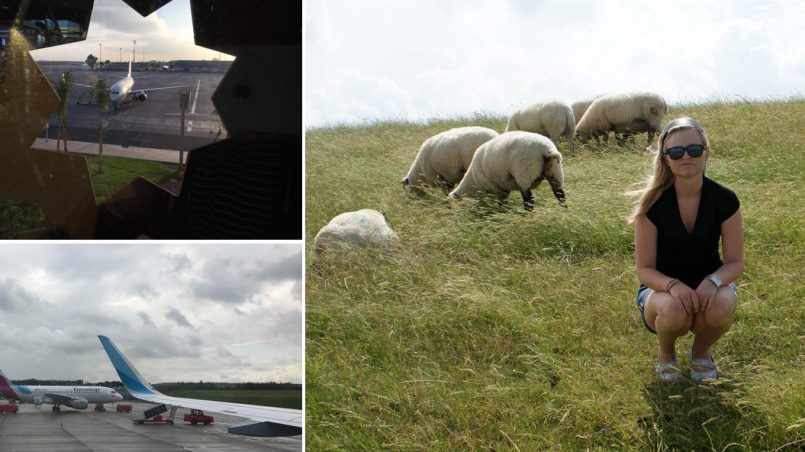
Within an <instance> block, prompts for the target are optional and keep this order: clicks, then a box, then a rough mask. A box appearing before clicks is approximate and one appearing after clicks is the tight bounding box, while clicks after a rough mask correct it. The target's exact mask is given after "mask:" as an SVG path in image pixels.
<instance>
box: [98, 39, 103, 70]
mask: <svg viewBox="0 0 805 452" xmlns="http://www.w3.org/2000/svg"><path fill="white" fill-rule="evenodd" d="M98 63H99V64H100V65H101V67H103V47H102V44H101V43H100V42H99V43H98Z"/></svg>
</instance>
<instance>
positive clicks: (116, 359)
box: [98, 63, 161, 397]
mask: <svg viewBox="0 0 805 452" xmlns="http://www.w3.org/2000/svg"><path fill="white" fill-rule="evenodd" d="M129 64H131V63H129ZM98 339H100V340H101V344H102V345H103V348H104V350H106V354H107V355H109V360H110V361H112V365H113V366H114V367H115V370H116V371H117V375H118V376H119V377H120V381H121V382H123V385H124V386H125V387H126V389H128V390H129V392H130V393H131V395H133V396H135V397H137V396H138V395H146V396H149V395H160V394H161V393H160V392H159V391H157V390H156V389H154V388H153V387H152V386H151V385H150V384H148V382H146V381H145V378H143V376H142V375H140V373H139V372H137V369H135V368H134V366H133V365H132V364H131V363H130V362H129V360H128V359H126V357H125V356H123V353H122V352H121V351H120V350H119V349H118V348H117V346H116V345H115V344H114V343H113V342H112V340H111V339H109V338H108V337H106V336H100V335H99V336H98Z"/></svg>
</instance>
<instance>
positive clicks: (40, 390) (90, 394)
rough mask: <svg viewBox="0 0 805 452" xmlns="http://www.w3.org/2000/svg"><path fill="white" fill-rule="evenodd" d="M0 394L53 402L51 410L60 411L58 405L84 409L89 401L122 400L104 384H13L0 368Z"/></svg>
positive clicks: (10, 398) (9, 397) (48, 402)
mask: <svg viewBox="0 0 805 452" xmlns="http://www.w3.org/2000/svg"><path fill="white" fill-rule="evenodd" d="M0 394H2V396H3V397H5V398H6V399H8V400H19V401H21V402H26V403H33V404H34V405H36V406H39V405H42V404H43V403H47V404H53V412H54V413H58V412H59V411H61V408H60V405H64V406H68V407H70V408H75V409H76V410H85V409H86V408H87V406H89V404H90V403H95V404H104V403H112V402H117V401H118V400H123V396H122V395H120V393H118V392H117V391H115V390H114V389H112V388H107V387H105V386H27V385H15V384H13V383H11V380H9V379H8V378H6V376H5V374H3V371H2V370H0Z"/></svg>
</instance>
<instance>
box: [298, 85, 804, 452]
mask: <svg viewBox="0 0 805 452" xmlns="http://www.w3.org/2000/svg"><path fill="white" fill-rule="evenodd" d="M681 115H690V116H692V117H694V118H696V119H697V120H699V121H701V122H702V123H703V124H705V126H706V127H707V128H708V132H709V134H710V137H711V139H712V142H713V148H714V155H713V158H712V159H711V164H710V166H709V168H708V176H709V177H711V178H713V179H715V180H717V181H719V182H721V183H723V184H725V185H727V186H729V187H730V188H732V189H733V190H735V191H736V192H737V193H738V196H739V197H740V199H741V203H742V211H743V216H744V228H745V236H746V251H745V260H746V271H745V273H744V275H743V276H742V278H741V279H740V280H739V281H738V283H739V306H738V310H737V313H736V316H735V323H734V325H733V327H732V329H731V330H730V332H729V333H728V334H727V335H726V336H725V337H724V338H723V339H722V340H721V341H720V342H719V343H718V344H717V348H716V349H715V353H716V357H717V360H718V362H719V365H720V366H721V369H722V373H723V376H722V378H721V379H720V380H718V381H717V382H715V383H709V384H698V385H697V384H693V383H690V382H685V383H682V384H676V385H670V386H667V385H660V384H659V383H658V382H657V381H656V377H655V376H654V374H653V372H652V370H651V369H652V366H653V365H654V363H655V360H656V340H655V338H654V336H652V335H651V334H649V333H647V332H646V331H645V330H644V329H643V327H642V325H641V323H640V320H639V317H638V313H637V310H636V308H635V306H634V295H635V291H636V289H637V285H638V283H637V280H636V278H635V277H634V275H633V271H632V269H633V260H634V258H633V238H632V234H633V231H632V228H631V227H630V226H629V225H627V224H626V221H625V219H624V218H625V217H626V216H627V215H628V213H629V211H630V209H631V201H630V199H628V198H627V197H625V196H624V195H623V194H624V192H626V191H629V190H631V189H634V188H635V185H634V184H635V183H638V182H640V181H642V180H644V178H645V177H646V176H647V175H648V173H649V171H650V170H651V158H650V156H649V154H647V153H646V151H645V150H644V148H645V136H644V135H643V136H641V137H639V138H638V139H637V143H636V144H632V145H630V146H627V147H624V148H620V147H617V146H615V145H612V144H610V145H595V144H592V143H590V144H587V145H585V146H579V147H577V149H576V152H575V153H574V154H572V155H571V154H569V153H568V152H567V148H566V146H565V145H562V146H561V148H560V150H561V151H562V152H563V153H564V154H565V163H564V168H565V179H566V182H565V185H566V187H565V191H566V193H567V200H568V205H569V208H568V209H563V208H561V207H560V206H559V204H558V203H557V202H556V200H555V199H554V198H553V196H552V195H551V193H550V189H549V188H548V186H547V184H545V185H543V186H541V187H540V188H539V189H538V190H537V191H536V192H535V198H536V203H537V205H536V207H535V209H534V211H533V212H525V211H524V210H523V208H522V202H521V199H520V197H519V196H518V195H517V194H513V195H512V196H511V197H510V199H509V200H508V202H507V203H505V204H504V205H503V206H498V205H497V203H485V202H482V201H477V200H463V201H461V202H449V201H448V200H447V199H445V197H444V195H443V194H442V193H441V192H440V191H438V190H431V191H428V192H426V193H425V194H424V195H421V196H417V195H413V194H410V193H408V192H406V191H404V190H403V189H402V188H401V186H400V184H399V180H400V179H401V178H402V177H403V176H404V175H405V173H406V172H407V170H408V168H409V166H410V164H411V162H412V161H413V159H414V156H415V155H416V152H417V150H418V148H419V145H420V144H421V143H422V141H424V140H425V139H426V138H428V137H430V136H432V135H434V134H436V133H438V132H441V131H443V130H445V129H447V128H450V127H458V126H463V125H485V126H489V127H492V128H494V129H496V130H498V131H502V130H503V129H504V128H505V118H490V117H486V116H483V117H475V118H469V119H466V120H453V121H447V120H439V121H433V122H430V123H425V124H409V123H402V122H395V123H378V124H373V125H371V126H366V127H333V128H326V129H317V130H311V131H308V132H307V134H306V177H307V180H306V192H307V199H306V206H307V207H306V211H307V213H306V215H307V218H306V238H307V240H306V251H307V281H306V285H307V287H306V313H307V314H306V317H307V318H306V322H307V346H306V355H307V358H306V374H307V382H306V383H307V385H306V417H307V430H306V432H307V444H308V448H309V449H310V450H328V449H347V450H354V449H359V450H360V449H364V450H375V449H380V448H386V449H406V450H408V449H416V450H422V449H427V450H431V449H437V450H456V449H471V450H474V449H506V450H508V449H512V450H515V449H519V450H543V449H558V448H563V449H570V450H576V449H587V448H602V449H659V450H665V449H697V450H700V449H701V450H719V451H721V450H726V449H729V450H745V449H750V450H774V449H777V448H791V449H796V448H801V447H803V446H804V445H805V370H803V369H805V358H804V356H805V353H803V349H805V305H803V302H802V300H803V298H804V297H805V290H803V288H804V287H805V285H803V283H802V280H803V278H802V276H801V274H800V272H801V269H802V268H805V251H803V250H805V237H803V231H804V230H805V208H803V205H805V191H804V190H802V187H801V184H802V180H803V177H804V176H805V151H803V143H805V131H803V127H802V124H803V123H804V121H805V102H803V101H802V100H792V101H786V102H768V103H748V102H745V103H733V104H729V103H713V104H705V105H688V106H683V107H677V108H673V109H672V110H671V112H670V113H669V115H668V116H667V117H666V118H672V117H676V116H681ZM613 141H614V140H613ZM367 207H368V208H374V209H378V210H381V211H384V212H385V213H386V215H387V217H388V219H389V222H390V224H391V225H392V227H393V228H394V229H395V230H396V231H397V232H398V233H399V235H400V237H401V238H402V242H403V246H402V249H401V250H399V251H398V252H396V253H394V254H391V255H390V254H387V253H380V252H377V250H374V251H371V252H365V253H353V254H351V255H348V256H345V257H343V258H342V259H339V260H330V261H323V260H317V259H315V256H314V255H313V252H312V239H313V237H314V236H315V234H316V232H317V231H318V229H319V228H321V227H322V226H323V225H324V224H326V223H327V221H329V220H330V219H331V218H332V217H334V216H335V215H337V214H339V213H341V212H344V211H348V210H357V209H360V208H367ZM690 342H691V340H690V337H688V338H685V339H683V340H681V341H680V343H679V344H678V353H679V354H680V355H684V353H685V350H687V348H688V347H689V346H690Z"/></svg>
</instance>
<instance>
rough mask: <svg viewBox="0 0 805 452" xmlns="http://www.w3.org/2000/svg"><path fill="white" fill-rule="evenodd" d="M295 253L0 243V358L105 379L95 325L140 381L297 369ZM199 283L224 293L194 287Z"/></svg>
mask: <svg viewBox="0 0 805 452" xmlns="http://www.w3.org/2000/svg"><path fill="white" fill-rule="evenodd" d="M301 253H302V247H301V244H299V243H295V244H283V245H274V244H260V243H258V244H253V243H249V244H237V243H234V244H226V245H216V244H207V243H203V244H183V243H179V244H138V245H136V246H134V245H128V244H123V245H120V244H99V245H98V244H93V245H86V244H81V245H74V244H50V243H49V244H18V243H10V244H7V245H5V246H4V247H3V252H2V253H0V254H2V256H1V257H0V260H2V262H1V263H2V264H3V265H2V267H0V268H2V273H3V274H2V276H0V318H2V320H3V328H0V344H2V347H0V363H5V364H3V370H4V371H5V372H6V373H7V374H8V375H9V376H11V377H12V378H27V377H36V378H84V379H86V380H88V381H98V380H106V379H117V376H116V374H115V372H114V368H113V367H112V366H111V365H110V364H109V360H108V358H107V356H106V354H105V353H104V351H103V348H102V347H101V345H100V342H99V341H98V338H97V337H96V336H97V335H98V334H104V335H107V336H109V337H110V338H111V339H112V340H114V341H115V343H116V344H117V345H118V347H120V349H121V350H122V351H123V352H124V353H125V354H126V356H127V357H128V358H129V359H130V360H131V361H132V362H133V363H134V364H135V365H136V366H137V367H138V369H139V370H140V371H141V372H142V373H143V375H145V376H146V377H147V378H149V379H152V381H177V380H181V379H186V378H189V377H191V376H192V378H193V379H196V380H197V379H202V378H203V379H204V380H210V379H215V378H217V377H218V376H220V375H222V374H225V375H229V376H232V378H233V380H236V381H237V380H240V381H247V380H261V379H262V378H263V376H264V375H272V374H273V372H274V370H273V369H274V368H275V367H276V368H279V367H283V368H284V367H286V366H289V365H298V366H299V367H300V368H301V365H302V362H303V340H304V338H303V334H302V329H303V322H304V315H303V298H302V297H303V295H302V290H303V289H302V272H303V269H302V263H301ZM289 268H298V270H297V273H296V274H295V273H294V272H293V271H288V269H289ZM216 273H219V274H216ZM204 281H207V282H214V283H215V284H224V285H226V287H228V288H229V289H228V290H229V291H230V292H232V293H229V294H228V295H227V296H228V297H230V298H226V297H224V299H223V300H217V299H214V298H213V299H210V298H199V297H197V296H196V295H195V294H194V289H193V288H194V287H195V286H196V285H198V284H201V283H203V282H204ZM233 293H234V295H233ZM244 300H245V301H244ZM233 301H236V302H233ZM290 311H293V312H290ZM191 319H192V320H191ZM177 326H178V328H177ZM210 331H215V334H210V333H209V332H210ZM241 344H249V345H241ZM220 347H222V348H220ZM226 351H228V352H230V353H231V355H232V356H228V355H227V356H226V357H225V358H224V357H222V356H221V354H224V355H226ZM224 360H226V362H225V363H226V367H220V366H219V363H221V362H223V361H224ZM297 376H298V378H296V380H294V381H297V382H301V381H303V379H304V376H303V374H302V373H301V372H300V373H298V374H297Z"/></svg>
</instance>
